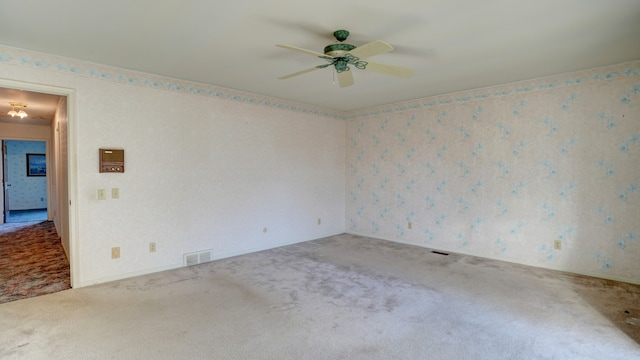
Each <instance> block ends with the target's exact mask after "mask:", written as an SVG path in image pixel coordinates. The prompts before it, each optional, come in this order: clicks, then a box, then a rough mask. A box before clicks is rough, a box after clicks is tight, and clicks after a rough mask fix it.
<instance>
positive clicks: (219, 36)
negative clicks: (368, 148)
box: [0, 0, 640, 113]
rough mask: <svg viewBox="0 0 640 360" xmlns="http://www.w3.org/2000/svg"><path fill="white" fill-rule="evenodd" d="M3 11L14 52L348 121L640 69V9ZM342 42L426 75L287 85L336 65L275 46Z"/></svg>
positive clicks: (37, 3)
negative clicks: (575, 74)
mask: <svg viewBox="0 0 640 360" xmlns="http://www.w3.org/2000/svg"><path fill="white" fill-rule="evenodd" d="M0 4H2V9H3V11H2V12H0V34H2V36H1V37H0V43H2V44H4V45H8V46H13V47H17V48H23V49H29V50H35V51H40V52H45V53H50V54H57V55H62V56H67V57H72V58H77V59H83V60H88V61H92V62H97V63H101V64H107V65H113V66H118V67H122V68H127V69H133V70H140V71H144V72H148V73H154V74H160V75H166V76H170V77H174V78H179V79H184V80H192V81H197V82H201V83H206V84H212V85H217V86H222V87H226V88H231V89H236V90H243V91H249V92H252V93H256V94H264V95H269V96H273V97H277V98H282V99H288V100H292V101H296V102H302V103H306V104H312V105H318V106H323V107H327V108H330V109H334V110H339V111H347V110H354V109H360V108H364V107H370V106H374V105H382V104H389V103H395V102H399V101H404V100H411V99H416V98H424V97H428V96H433V95H439V94H445V93H451V92H456V91H461V90H468V89H475V88H481V87H486V86H491V85H497V84H504V83H509V82H514V81H519V80H525V79H531V78H536V77H541V76H547V75H553V74H559V73H564V72H569V71H575V70H582V69H587V68H592V67H597V66H603V65H609V64H615V63H621V62H625V61H629V60H637V59H640V1H638V0H528V1H524V0H484V1H478V0H439V1H437V0H422V1H417V0H393V1H387V0H368V1H350V0H340V1H337V0H324V1H292V0H271V1H268V2H257V1H248V0H235V1H220V0H180V1H172V0H164V1H157V0H135V1H131V0H110V1H81V0H57V1H51V0H0ZM338 29H347V30H349V31H350V32H351V36H350V37H349V39H348V40H347V41H346V42H348V43H352V44H354V45H356V46H358V45H362V44H364V43H366V42H369V41H371V40H376V39H378V40H383V41H386V42H388V43H390V44H391V45H393V46H395V47H396V50H395V51H393V52H391V53H386V54H381V55H378V56H375V57H372V58H371V59H370V60H371V61H375V62H379V63H388V64H394V65H398V66H403V67H409V68H413V69H415V75H414V76H413V77H412V78H410V79H403V78H395V77H391V76H387V75H383V74H379V73H374V72H368V71H362V70H357V69H353V70H352V71H354V78H355V85H353V86H351V87H347V88H340V87H338V85H337V84H334V83H333V72H332V70H331V68H326V69H321V70H318V71H314V72H311V73H308V74H304V75H300V76H298V77H294V78H291V79H287V80H278V79H277V77H279V76H281V75H285V74H288V73H291V72H294V71H297V70H302V69H305V68H309V67H312V66H315V65H321V64H324V63H325V62H324V61H323V60H320V59H317V58H315V57H313V56H311V55H308V54H304V53H299V52H294V51H291V50H287V49H282V48H278V47H275V46H274V45H275V44H276V43H284V44H290V45H294V46H298V47H302V48H306V49H310V50H314V51H317V52H322V51H323V48H324V46H326V45H328V44H330V43H332V42H334V39H333V37H332V35H331V34H332V32H333V31H334V30H338ZM0 96H1V94H0ZM0 101H4V97H0ZM0 105H1V104H0ZM7 106H8V105H7ZM0 109H2V111H4V109H3V108H0ZM5 113H6V111H5Z"/></svg>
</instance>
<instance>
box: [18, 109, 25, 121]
mask: <svg viewBox="0 0 640 360" xmlns="http://www.w3.org/2000/svg"><path fill="white" fill-rule="evenodd" d="M18 116H20V119H24V118H25V117H27V113H26V112H25V111H24V110H20V111H18Z"/></svg>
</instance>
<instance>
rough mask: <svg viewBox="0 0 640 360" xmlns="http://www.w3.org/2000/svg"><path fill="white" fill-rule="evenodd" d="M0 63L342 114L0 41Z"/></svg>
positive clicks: (308, 111)
mask: <svg viewBox="0 0 640 360" xmlns="http://www.w3.org/2000/svg"><path fill="white" fill-rule="evenodd" d="M0 63H5V64H10V65H18V66H25V67H31V68H37V69H41V70H48V71H53V72H59V73H65V74H71V75H77V76H82V77H88V78H92V79H97V80H104V81H111V82H116V83H121V84H128V85H133V86H141V87H147V88H152V89H159V90H165V91H172V92H178V93H183V94H190V95H199V96H207V97H213V98H220V99H226V100H230V101H238V102H242V103H247V104H253V105H259V106H265V107H270V108H275V109H282V110H289V111H294V112H299V113H303V114H311V115H318V116H323V117H328V118H333V119H342V118H343V116H342V113H341V112H340V111H332V110H331V109H326V108H322V107H315V106H312V105H307V104H301V103H296V102H293V101H285V100H282V99H278V98H274V97H270V96H260V95H258V94H253V93H249V92H245V91H240V90H233V89H228V88H223V87H219V86H214V85H208V84H203V83H198V82H194V81H187V80H180V79H174V78H171V77H167V76H160V75H153V74H149V73H145V72H140V71H135V70H127V69H123V68H118V67H114V66H109V65H102V64H98V63H93V62H89V61H84V60H77V59H72V58H67V57H63V56H58V55H50V54H45V53H40V52H36V51H31V50H23V49H17V48H12V47H9V46H5V45H0Z"/></svg>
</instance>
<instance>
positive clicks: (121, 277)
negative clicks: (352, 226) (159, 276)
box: [74, 232, 343, 288]
mask: <svg viewBox="0 0 640 360" xmlns="http://www.w3.org/2000/svg"><path fill="white" fill-rule="evenodd" d="M340 234H343V232H339V233H331V234H326V235H319V236H314V237H312V238H302V239H298V240H293V241H283V242H280V243H276V244H270V245H268V246H260V247H255V248H249V249H244V250H240V251H231V252H227V253H214V254H213V255H214V256H213V258H212V260H211V261H216V260H223V259H228V258H231V257H234V256H240V255H246V254H251V253H254V252H258V251H264V250H270V249H275V248H279V247H282V246H287V245H293V244H298V243H301V242H306V241H312V240H317V239H322V238H325V237H330V236H335V235H340ZM181 267H184V264H183V263H179V264H171V265H166V266H161V267H156V268H150V269H143V270H139V271H134V272H129V273H124V274H117V275H113V276H107V277H103V278H99V279H93V280H90V281H81V282H80V285H78V286H74V288H81V287H86V286H92V285H98V284H103V283H107V282H111V281H117V280H124V279H128V278H132V277H136V276H141V275H148V274H153V273H157V272H161V271H167V270H173V269H177V268H181Z"/></svg>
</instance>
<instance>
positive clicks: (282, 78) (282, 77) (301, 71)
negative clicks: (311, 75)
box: [278, 66, 321, 80]
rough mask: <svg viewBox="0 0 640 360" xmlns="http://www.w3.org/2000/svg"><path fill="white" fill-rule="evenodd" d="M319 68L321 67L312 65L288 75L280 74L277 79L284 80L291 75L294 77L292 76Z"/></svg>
mask: <svg viewBox="0 0 640 360" xmlns="http://www.w3.org/2000/svg"><path fill="white" fill-rule="evenodd" d="M320 68H321V67H318V66H314V67H312V68H308V69H304V70H300V71H296V72H294V73H291V74H288V75H283V76H280V77H279V78H278V79H280V80H284V79H288V78H292V77H294V76H298V75H302V74H306V73H308V72H312V71H314V70H318V69H320Z"/></svg>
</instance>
